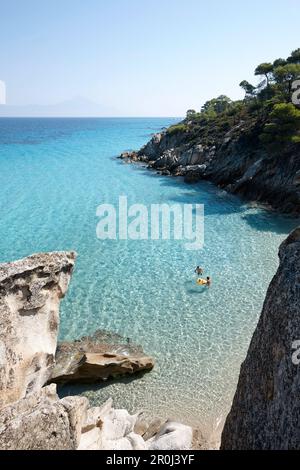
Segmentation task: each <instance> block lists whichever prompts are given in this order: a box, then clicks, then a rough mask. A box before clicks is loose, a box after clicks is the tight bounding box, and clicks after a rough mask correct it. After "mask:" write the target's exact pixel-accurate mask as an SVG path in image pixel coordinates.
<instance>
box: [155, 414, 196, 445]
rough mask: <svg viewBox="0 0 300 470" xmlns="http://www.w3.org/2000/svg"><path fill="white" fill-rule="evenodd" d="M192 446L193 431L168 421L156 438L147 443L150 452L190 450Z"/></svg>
mask: <svg viewBox="0 0 300 470" xmlns="http://www.w3.org/2000/svg"><path fill="white" fill-rule="evenodd" d="M192 444H193V429H192V428H191V427H189V426H185V425H184V424H180V423H175V422H173V421H167V422H166V423H165V424H164V425H163V427H162V428H161V429H160V431H159V432H158V433H157V434H156V435H155V436H154V437H152V438H151V439H149V440H148V441H146V447H147V449H148V450H190V449H191V448H192Z"/></svg>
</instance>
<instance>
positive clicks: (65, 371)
mask: <svg viewBox="0 0 300 470" xmlns="http://www.w3.org/2000/svg"><path fill="white" fill-rule="evenodd" d="M101 334H102V332H101V331H99V332H96V333H95V334H94V335H93V336H90V337H89V336H87V337H84V338H82V339H81V340H77V341H73V342H64V343H60V344H59V345H58V348H57V352H56V365H55V368H54V370H53V373H52V377H51V381H52V382H55V383H69V382H76V383H93V382H99V381H103V380H107V379H108V378H111V377H112V378H113V377H119V376H123V375H128V374H129V375H132V374H135V373H137V372H147V371H150V370H152V369H153V367H154V360H153V359H152V358H151V357H148V356H146V355H145V354H144V353H143V351H142V349H141V348H140V347H135V346H133V345H130V344H114V343H113V342H112V343H111V344H110V343H108V342H107V341H106V339H105V338H103V339H102V336H101ZM115 337H116V340H119V339H120V337H117V335H116V336H115Z"/></svg>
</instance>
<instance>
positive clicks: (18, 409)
mask: <svg viewBox="0 0 300 470" xmlns="http://www.w3.org/2000/svg"><path fill="white" fill-rule="evenodd" d="M75 258H76V255H75V253H72V252H70V253H67V252H62V253H44V254H36V255H33V256H30V257H28V258H25V259H23V260H19V261H15V262H12V263H5V264H0V450H19V449H20V450H41V449H43V450H44V449H45V450H72V449H73V450H75V449H78V450H146V449H149V450H154V449H156V450H159V449H161V450H162V449H181V450H184V449H190V448H191V446H192V440H193V430H192V429H191V428H190V427H189V426H185V425H183V424H179V423H175V422H172V421H167V422H165V423H163V422H160V421H159V423H158V422H157V420H156V421H154V422H146V421H144V420H143V417H142V414H141V413H137V414H136V415H130V414H129V413H128V412H127V411H126V410H117V409H114V408H113V401H112V400H111V399H110V400H108V402H106V403H104V404H102V405H101V406H99V407H90V405H89V402H88V400H87V398H85V397H81V396H71V397H65V398H62V399H60V398H59V397H58V395H57V392H56V385H55V384H53V383H52V384H49V383H51V382H52V381H55V382H63V383H65V382H96V381H99V380H107V379H108V378H115V377H119V376H120V375H127V374H130V375H132V374H134V373H136V372H140V371H142V372H145V371H149V370H151V369H152V367H153V365H154V361H153V359H152V358H150V357H148V356H146V355H145V354H144V353H143V351H142V349H141V348H137V347H134V346H133V345H128V344H126V345H125V344H124V345H120V344H119V343H118V344H116V343H110V344H106V343H105V342H103V335H102V334H101V333H100V332H98V333H97V334H95V335H94V336H92V337H85V338H82V339H81V340H79V341H74V342H64V343H61V344H60V345H59V347H58V348H57V334H58V327H59V304H60V300H61V299H62V298H63V297H64V295H65V294H66V292H67V288H68V285H69V282H70V278H71V275H72V271H73V268H74V263H75ZM47 383H48V384H49V385H47Z"/></svg>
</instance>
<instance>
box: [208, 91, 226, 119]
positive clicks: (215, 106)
mask: <svg viewBox="0 0 300 470" xmlns="http://www.w3.org/2000/svg"><path fill="white" fill-rule="evenodd" d="M231 104H232V101H231V99H230V98H228V96H226V95H220V96H218V98H213V99H212V100H209V101H206V103H204V105H203V106H202V108H201V111H202V112H204V113H207V114H209V115H210V117H213V115H216V114H220V113H223V112H224V111H226V110H228V109H229V108H230V106H231Z"/></svg>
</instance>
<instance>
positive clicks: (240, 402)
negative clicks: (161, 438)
mask: <svg viewBox="0 0 300 470" xmlns="http://www.w3.org/2000/svg"><path fill="white" fill-rule="evenodd" d="M279 257H280V266H279V269H278V271H277V274H276V275H275V277H274V278H273V280H272V282H271V284H270V287H269V290H268V293H267V296H266V300H265V303H264V307H263V311H262V314H261V317H260V320H259V323H258V325H257V328H256V330H255V333H254V335H253V338H252V341H251V344H250V347H249V351H248V354H247V358H246V360H245V362H244V363H243V365H242V367H241V372H240V378H239V383H238V386H237V391H236V394H235V397H234V400H233V404H232V408H231V411H230V413H229V415H228V417H227V420H226V423H225V427H224V430H223V435H222V445H221V448H222V449H249V450H252V449H253V450H255V449H259V450H261V449H263V450H288V449H290V450H292V449H297V450H299V449H300V427H299V423H300V395H299V391H300V373H299V365H298V364H299V360H298V358H299V356H300V352H299V349H300V347H299V345H300V228H298V229H296V230H295V231H294V232H293V233H291V235H290V236H289V237H288V238H287V240H286V241H285V242H284V243H283V244H282V245H281V247H280V251H279ZM295 342H296V343H295ZM297 345H298V346H297ZM297 347H298V354H297ZM293 354H294V356H296V357H294V360H293ZM295 359H297V360H295Z"/></svg>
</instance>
